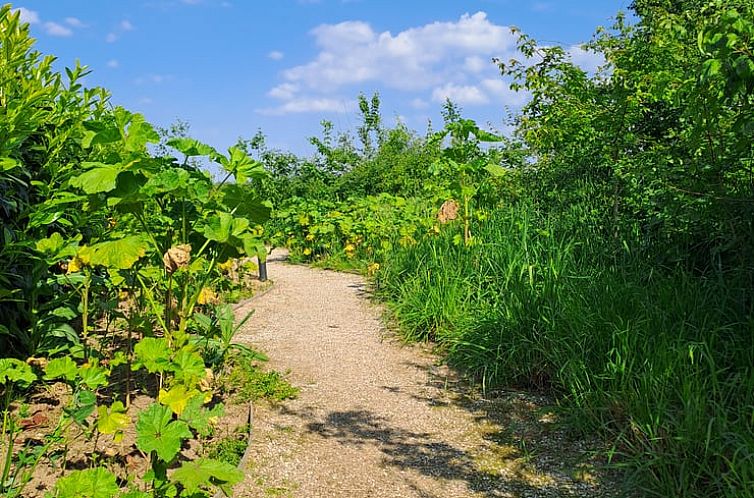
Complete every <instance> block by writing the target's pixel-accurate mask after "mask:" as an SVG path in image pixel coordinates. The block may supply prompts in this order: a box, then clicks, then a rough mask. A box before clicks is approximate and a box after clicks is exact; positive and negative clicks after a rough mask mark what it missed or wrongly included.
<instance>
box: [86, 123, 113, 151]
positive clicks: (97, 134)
mask: <svg viewBox="0 0 754 498" xmlns="http://www.w3.org/2000/svg"><path fill="white" fill-rule="evenodd" d="M84 128H86V130H87V131H86V133H85V134H84V138H83V139H82V140H81V146H82V147H83V148H85V149H88V148H90V147H91V146H92V145H101V144H110V143H113V142H117V141H119V140H120V139H121V136H120V131H118V128H117V127H115V126H112V125H110V124H105V123H102V122H101V121H88V122H86V123H84Z"/></svg>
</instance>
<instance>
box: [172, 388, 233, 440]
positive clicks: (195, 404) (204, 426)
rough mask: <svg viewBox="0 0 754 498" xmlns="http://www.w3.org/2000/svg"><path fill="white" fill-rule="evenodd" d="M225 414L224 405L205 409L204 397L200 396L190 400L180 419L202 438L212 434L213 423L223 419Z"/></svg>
mask: <svg viewBox="0 0 754 498" xmlns="http://www.w3.org/2000/svg"><path fill="white" fill-rule="evenodd" d="M224 412H225V407H224V406H223V405H222V403H220V404H217V405H215V406H213V407H212V408H210V409H207V408H205V407H204V395H203V394H200V395H198V396H194V397H193V398H191V399H189V400H188V402H187V403H186V406H185V407H184V409H183V411H182V412H181V415H180V419H181V420H183V421H184V422H186V423H187V424H188V425H189V427H191V428H192V429H194V430H195V431H197V432H198V433H199V434H201V435H202V436H208V435H209V434H210V432H211V428H212V424H213V422H215V421H216V420H217V419H218V418H219V417H221V416H222V415H223V413H224Z"/></svg>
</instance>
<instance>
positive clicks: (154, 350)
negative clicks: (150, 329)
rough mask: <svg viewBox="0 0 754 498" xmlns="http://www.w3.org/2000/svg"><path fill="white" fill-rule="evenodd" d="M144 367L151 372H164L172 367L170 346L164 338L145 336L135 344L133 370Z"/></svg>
mask: <svg viewBox="0 0 754 498" xmlns="http://www.w3.org/2000/svg"><path fill="white" fill-rule="evenodd" d="M141 367H144V368H146V369H147V372H149V373H162V372H165V371H167V370H168V369H169V368H170V367H171V364H170V348H169V347H168V341H167V340H166V339H164V338H157V337H145V338H144V339H142V340H141V341H139V342H138V343H137V344H136V346H134V363H133V365H132V369H133V370H138V369H139V368H141Z"/></svg>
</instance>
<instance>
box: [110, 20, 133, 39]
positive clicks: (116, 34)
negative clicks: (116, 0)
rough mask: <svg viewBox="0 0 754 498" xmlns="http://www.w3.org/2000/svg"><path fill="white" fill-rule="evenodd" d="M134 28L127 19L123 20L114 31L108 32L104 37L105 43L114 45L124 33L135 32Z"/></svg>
mask: <svg viewBox="0 0 754 498" xmlns="http://www.w3.org/2000/svg"><path fill="white" fill-rule="evenodd" d="M135 29H136V27H135V26H134V25H133V24H132V23H131V21H129V20H128V19H123V20H122V21H121V22H119V23H118V25H117V26H116V27H115V29H114V30H112V31H111V32H109V33H108V34H107V36H106V37H105V41H106V42H107V43H115V42H116V41H118V39H119V38H120V37H121V35H123V34H124V33H128V32H129V31H133V30H135Z"/></svg>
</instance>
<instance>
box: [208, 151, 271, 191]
mask: <svg viewBox="0 0 754 498" xmlns="http://www.w3.org/2000/svg"><path fill="white" fill-rule="evenodd" d="M228 155H229V157H225V156H220V157H219V158H218V161H219V163H220V164H221V165H222V166H223V169H225V171H227V172H228V173H231V174H232V175H233V176H234V177H235V179H236V183H238V184H239V185H243V184H244V183H246V181H247V180H249V179H261V178H265V177H266V176H267V174H268V173H267V170H265V169H264V165H263V164H262V163H260V162H259V161H257V160H255V159H252V158H251V157H249V155H248V154H246V152H244V151H243V150H241V149H239V148H238V147H231V148H229V149H228Z"/></svg>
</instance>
